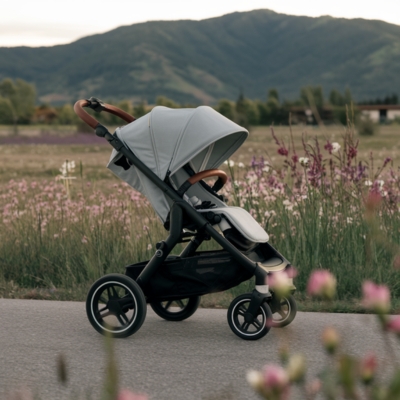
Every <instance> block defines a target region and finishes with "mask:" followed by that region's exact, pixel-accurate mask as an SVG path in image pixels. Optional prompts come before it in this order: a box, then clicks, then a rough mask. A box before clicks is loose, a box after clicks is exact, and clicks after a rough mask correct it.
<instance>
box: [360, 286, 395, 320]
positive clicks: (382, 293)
mask: <svg viewBox="0 0 400 400" xmlns="http://www.w3.org/2000/svg"><path fill="white" fill-rule="evenodd" d="M362 292H363V299H362V305H363V306H364V307H365V308H367V309H369V310H372V311H374V312H377V313H387V312H388V311H389V309H390V291H389V289H388V287H387V286H385V285H376V284H375V283H374V282H371V281H365V282H364V283H363V285H362Z"/></svg>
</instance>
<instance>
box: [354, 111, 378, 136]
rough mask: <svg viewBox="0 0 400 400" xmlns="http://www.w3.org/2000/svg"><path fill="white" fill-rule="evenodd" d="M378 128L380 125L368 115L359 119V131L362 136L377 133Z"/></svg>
mask: <svg viewBox="0 0 400 400" xmlns="http://www.w3.org/2000/svg"><path fill="white" fill-rule="evenodd" d="M377 130H378V126H377V125H376V124H375V123H374V122H373V121H372V120H371V118H370V117H369V116H367V115H363V116H360V117H359V118H358V119H357V132H358V134H359V135H361V136H372V135H375V134H376V132H377Z"/></svg>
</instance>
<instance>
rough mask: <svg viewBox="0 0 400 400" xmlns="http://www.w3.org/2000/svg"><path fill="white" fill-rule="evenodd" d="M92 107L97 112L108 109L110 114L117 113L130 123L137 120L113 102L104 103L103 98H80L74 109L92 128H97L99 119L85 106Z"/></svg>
mask: <svg viewBox="0 0 400 400" xmlns="http://www.w3.org/2000/svg"><path fill="white" fill-rule="evenodd" d="M84 107H90V108H92V109H93V110H95V111H96V112H101V111H106V112H108V113H110V114H113V115H116V116H117V117H119V118H121V119H123V120H124V121H126V122H128V123H130V122H133V121H135V119H136V118H135V117H133V116H132V115H130V114H128V113H127V112H125V111H124V110H121V109H120V108H118V107H115V106H113V105H111V104H107V103H103V102H102V101H101V100H99V99H96V98H95V97H91V98H90V99H83V100H78V101H77V102H76V103H75V105H74V111H75V113H76V115H77V116H78V117H79V118H80V119H81V120H82V121H83V122H85V123H86V124H88V125H89V126H90V127H91V128H93V129H96V127H97V125H99V121H97V119H96V118H94V117H92V116H91V115H89V114H88V113H87V112H86V111H85V110H84V109H83V108H84Z"/></svg>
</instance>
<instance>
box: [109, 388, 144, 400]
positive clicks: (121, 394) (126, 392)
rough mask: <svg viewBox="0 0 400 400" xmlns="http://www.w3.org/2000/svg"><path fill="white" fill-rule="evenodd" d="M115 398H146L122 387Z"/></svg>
mask: <svg viewBox="0 0 400 400" xmlns="http://www.w3.org/2000/svg"><path fill="white" fill-rule="evenodd" d="M116 400H148V397H147V396H146V395H144V394H136V393H133V392H131V391H130V390H128V389H123V390H121V391H120V392H119V393H118V396H117V399H116Z"/></svg>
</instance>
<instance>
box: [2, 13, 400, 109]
mask: <svg viewBox="0 0 400 400" xmlns="http://www.w3.org/2000/svg"><path fill="white" fill-rule="evenodd" d="M399 71H400V26H398V25H393V24H388V23H385V22H382V21H375V20H374V21H371V20H363V19H352V20H348V19H342V18H332V17H328V16H323V17H319V18H310V17H298V16H291V15H285V14H278V13H275V12H273V11H269V10H255V11H251V12H241V13H233V14H228V15H224V16H222V17H218V18H211V19H206V20H202V21H192V20H181V21H152V22H146V23H140V24H134V25H131V26H123V27H120V28H117V29H114V30H112V31H109V32H107V33H104V34H98V35H93V36H88V37H85V38H82V39H80V40H77V41H76V42H73V43H70V44H67V45H60V46H54V47H40V48H29V47H14V48H0V80H2V79H4V78H6V77H11V78H22V79H24V80H27V81H28V82H32V83H34V84H35V85H36V88H37V91H38V94H39V97H40V100H41V101H48V102H52V103H61V102H65V101H74V100H75V99H78V98H82V97H83V98H86V97H89V96H92V95H93V96H98V97H100V98H103V99H122V98H130V99H132V100H136V101H140V100H147V101H148V102H150V103H153V102H154V100H155V98H156V97H157V96H158V95H164V96H167V97H170V98H172V99H174V100H175V101H178V102H192V103H206V104H212V103H215V102H216V101H217V100H218V99H220V98H229V99H236V98H237V96H238V94H239V92H240V91H243V93H244V94H245V96H246V97H249V98H259V99H265V98H266V93H267V91H268V89H270V88H276V89H277V90H278V92H279V94H280V95H281V97H283V98H287V99H295V98H298V96H299V90H300V88H301V87H303V86H306V85H322V87H323V88H324V90H325V95H328V93H329V91H330V90H331V89H338V90H340V91H343V90H344V89H345V88H346V87H349V88H350V89H351V91H352V93H353V96H354V97H355V98H356V99H357V100H363V99H366V98H372V97H378V96H384V95H386V94H391V93H393V92H396V91H398V90H399V88H400V73H399Z"/></svg>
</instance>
